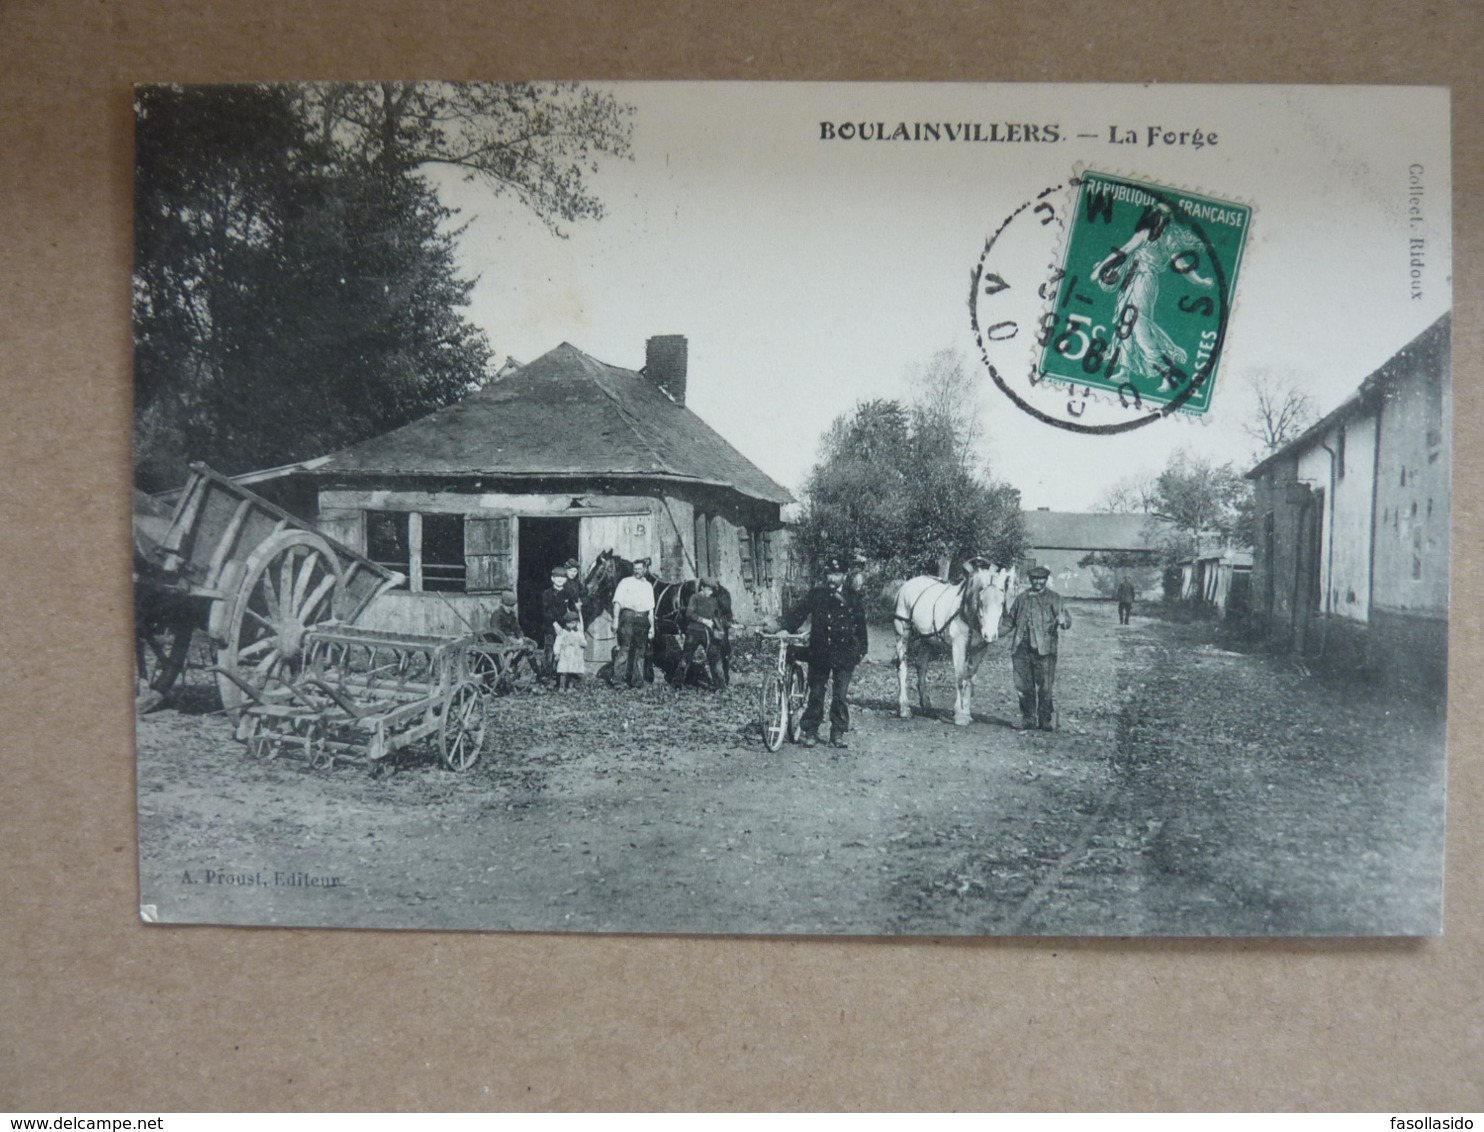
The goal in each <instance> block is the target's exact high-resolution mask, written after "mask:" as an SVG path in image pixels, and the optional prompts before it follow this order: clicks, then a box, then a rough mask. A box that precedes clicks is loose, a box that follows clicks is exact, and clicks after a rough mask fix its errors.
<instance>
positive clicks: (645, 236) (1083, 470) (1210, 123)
mask: <svg viewBox="0 0 1484 1132" xmlns="http://www.w3.org/2000/svg"><path fill="white" fill-rule="evenodd" d="M598 85H603V86H604V87H605V89H611V90H612V91H613V92H614V93H615V94H616V95H617V97H619V98H620V99H622V100H623V101H625V102H627V103H629V104H631V105H632V106H634V107H635V114H634V119H633V121H634V155H633V160H632V161H607V162H605V163H604V164H603V165H602V166H601V168H600V170H599V171H598V172H597V173H596V174H594V175H592V177H591V179H590V187H591V188H592V190H593V191H594V192H595V193H596V194H597V195H598V196H599V197H600V198H601V199H602V200H603V202H604V204H605V206H606V207H607V209H608V215H607V217H606V218H604V219H603V220H601V221H598V222H587V223H583V224H579V225H573V226H571V228H570V234H569V237H568V238H567V239H566V240H560V239H557V238H555V237H553V236H552V235H551V234H550V233H549V232H548V231H547V230H546V229H545V227H544V226H543V225H542V224H541V223H540V222H539V221H538V220H536V219H535V218H534V217H533V216H531V215H530V214H529V213H525V212H523V211H522V210H521V207H520V206H519V205H518V204H516V203H515V202H514V201H512V200H509V199H506V198H497V197H495V196H494V195H493V194H492V193H491V192H490V191H489V190H488V189H486V188H484V187H482V186H480V185H478V184H468V183H464V182H460V181H455V180H446V181H440V182H439V188H440V191H441V193H442V194H443V196H444V199H445V201H446V202H447V203H449V204H450V205H452V206H454V207H457V208H458V209H460V210H461V217H460V219H461V220H463V221H466V222H468V229H467V231H466V232H465V234H464V236H463V237H462V242H461V254H462V257H463V268H464V270H465V271H466V272H469V273H471V274H477V275H478V276H479V284H478V286H477V287H476V290H475V294H474V301H473V306H472V309H471V312H470V314H471V317H472V318H473V319H474V321H475V322H477V323H478V324H479V325H480V326H482V327H483V328H484V329H485V330H486V331H487V332H488V334H489V337H490V341H491V343H492V344H493V346H494V348H495V350H496V351H497V354H498V356H499V358H500V359H502V360H503V358H504V357H505V356H506V355H510V356H513V357H515V358H516V359H518V360H520V361H523V362H524V361H530V360H531V359H533V358H535V357H537V356H539V355H540V354H543V353H545V352H546V351H547V350H550V349H552V348H553V347H555V346H556V345H558V344H559V343H561V342H563V341H567V342H571V343H572V344H573V345H575V346H577V347H579V348H581V349H582V350H584V351H586V352H587V353H589V354H591V355H593V356H594V357H597V358H600V359H602V360H603V361H606V362H611V363H613V364H615V365H621V366H625V367H629V368H633V369H637V368H639V367H640V366H642V365H643V363H644V340H645V339H646V338H647V337H649V336H651V335H654V334H684V335H686V336H687V337H688V339H689V342H690V377H689V393H688V398H687V403H688V405H689V406H690V407H691V408H692V409H693V410H694V411H695V412H697V413H698V414H700V415H701V416H702V417H703V418H704V419H705V420H706V421H707V422H708V423H710V424H711V425H712V426H713V427H714V428H716V429H717V430H718V431H719V432H720V433H721V434H722V435H723V436H725V437H726V438H727V439H728V440H730V441H731V442H732V443H733V444H734V445H735V446H736V447H737V448H738V449H740V450H741V451H742V452H743V453H744V454H746V455H747V456H748V457H749V458H750V459H752V460H753V461H754V462H755V463H756V464H757V465H758V466H759V467H761V468H762V469H763V470H764V471H766V472H767V473H768V474H769V475H771V476H772V477H773V478H775V479H776V480H778V481H779V482H780V483H782V484H784V485H785V486H787V487H789V488H791V489H794V490H795V491H796V492H797V490H798V488H799V487H800V485H801V484H802V482H803V480H804V477H805V476H806V475H807V473H808V470H809V468H810V466H811V465H812V463H813V461H814V459H815V457H816V454H817V445H818V440H819V437H820V434H821V433H822V432H823V431H824V429H825V428H826V427H827V426H828V425H829V423H830V421H831V420H833V419H834V418H835V417H836V416H838V415H839V414H841V413H843V412H846V411H848V410H849V409H850V407H851V406H852V405H853V404H854V403H855V402H856V401H858V400H861V399H866V398H872V397H881V396H902V395H908V394H910V389H909V388H908V387H907V385H906V375H907V374H908V373H909V372H910V371H911V370H912V369H913V368H914V367H921V365H922V364H923V363H924V362H926V361H927V360H928V359H929V358H930V357H931V356H932V355H933V354H934V353H935V352H937V351H939V350H942V349H945V348H948V349H954V350H957V351H958V352H960V353H961V354H962V356H963V358H964V361H965V364H966V365H968V366H971V367H972V368H973V371H974V372H975V374H976V375H977V376H978V377H979V379H980V384H981V386H982V390H981V404H982V412H983V414H984V419H985V422H986V431H987V438H988V456H989V458H990V459H991V462H992V466H993V469H994V472H995V474H996V475H997V476H998V477H999V478H1002V479H1005V480H1008V481H1009V482H1010V483H1012V484H1014V485H1015V486H1016V487H1018V488H1020V490H1021V492H1022V496H1023V501H1024V504H1025V505H1026V506H1027V507H1036V506H1049V507H1052V508H1056V509H1060V510H1087V509H1091V508H1092V507H1093V506H1094V505H1095V504H1096V501H1097V499H1098V497H1099V495H1100V494H1101V493H1102V491H1103V489H1104V487H1105V485H1106V484H1107V483H1109V482H1112V481H1115V480H1118V479H1120V478H1123V477H1125V476H1129V475H1137V474H1144V473H1150V474H1152V473H1154V472H1156V471H1157V470H1158V469H1159V468H1160V467H1162V466H1163V464H1164V463H1165V461H1166V459H1167V458H1168V457H1169V455H1170V454H1171V453H1172V452H1173V451H1175V450H1176V449H1178V448H1181V447H1187V448H1192V449H1195V450H1198V451H1199V452H1200V453H1202V454H1203V455H1207V456H1213V457H1216V458H1218V459H1222V460H1227V459H1230V460H1234V461H1237V462H1238V463H1239V464H1242V465H1244V466H1245V465H1246V464H1247V463H1248V462H1249V458H1250V455H1251V453H1252V451H1253V447H1254V445H1253V442H1252V440H1251V438H1250V437H1248V436H1246V435H1245V434H1244V433H1243V431H1242V428H1241V425H1242V424H1243V423H1244V422H1246V421H1248V420H1249V419H1250V416H1251V413H1252V408H1253V397H1252V394H1251V391H1250V385H1249V380H1248V379H1249V378H1250V376H1251V375H1253V374H1255V373H1257V372H1261V371H1269V372H1272V373H1274V374H1276V375H1278V376H1280V377H1283V378H1286V379H1289V380H1291V381H1293V382H1294V383H1296V384H1300V385H1302V387H1303V388H1305V389H1306V390H1307V391H1308V392H1309V393H1310V395H1311V396H1312V398H1313V399H1314V401H1315V402H1316V404H1317V406H1318V407H1319V409H1320V410H1321V411H1324V410H1327V409H1329V408H1332V407H1333V406H1334V405H1336V404H1338V403H1339V402H1340V401H1342V400H1343V399H1344V398H1345V397H1346V396H1348V395H1349V393H1350V392H1352V391H1353V390H1354V388H1355V387H1356V386H1357V385H1358V384H1359V382H1360V380H1361V379H1362V378H1363V377H1364V376H1365V375H1366V374H1367V373H1369V372H1370V371H1371V370H1373V369H1375V368H1376V367H1377V366H1378V365H1380V364H1381V363H1382V362H1384V361H1385V360H1386V359H1387V358H1388V357H1389V356H1390V355H1391V354H1393V353H1394V352H1395V351H1396V350H1397V349H1398V348H1399V347H1401V346H1402V345H1404V344H1405V343H1406V342H1407V341H1409V340H1410V339H1411V338H1412V337H1414V336H1415V335H1416V334H1418V333H1419V332H1421V331H1422V330H1423V329H1425V328H1426V327H1427V326H1428V325H1429V324H1430V323H1431V322H1433V321H1434V320H1435V319H1436V318H1437V317H1438V316H1439V315H1440V314H1442V313H1443V312H1444V311H1446V310H1448V309H1449V307H1450V306H1451V299H1450V286H1451V281H1450V275H1451V267H1450V259H1449V255H1450V247H1449V231H1450V225H1449V212H1448V209H1449V204H1450V200H1449V183H1448V160H1449V144H1448V109H1447V108H1448V103H1447V96H1446V92H1443V91H1440V90H1435V89H1427V88H1381V87H1372V88H1361V87H1312V88H1309V87H1261V86H1252V87H1171V86H1148V87H1138V86H1132V87H1093V86H1039V85H1027V86H975V85H963V84H935V85H907V84H870V85H839V84H722V83H718V84H652V83H636V84H611V85H610V84H598ZM824 121H829V122H836V123H839V122H847V121H848V122H861V121H865V122H870V123H875V122H878V121H884V122H886V123H887V130H888V132H890V131H891V130H892V128H893V127H894V126H895V124H896V123H898V122H906V123H908V124H909V129H910V128H911V124H912V123H915V122H940V121H950V122H970V123H978V124H980V125H981V127H982V131H981V132H983V131H987V130H988V128H989V126H990V124H991V123H998V124H999V130H1000V131H1001V132H1003V131H1005V129H1006V126H1007V125H1008V124H1036V125H1038V126H1041V127H1043V128H1044V126H1046V125H1047V124H1055V125H1056V126H1057V128H1058V133H1059V134H1060V137H1061V140H1060V141H1059V142H1056V143H1054V144H1045V143H993V142H991V143H981V144H976V143H973V142H968V143H961V142H960V143H953V142H946V141H944V142H901V141H897V142H884V143H882V142H862V141H858V140H851V141H842V140H838V139H837V140H832V141H824V140H821V138H820V134H821V126H820V123H821V122H824ZM1114 126H1117V127H1118V128H1119V132H1120V134H1121V133H1122V131H1123V130H1124V129H1132V130H1134V131H1136V134H1137V138H1138V140H1137V142H1136V143H1135V144H1132V145H1112V144H1110V143H1109V142H1108V140H1107V139H1108V134H1109V129H1110V127H1114ZM1150 126H1162V127H1164V128H1165V130H1169V131H1179V130H1185V131H1187V132H1191V131H1194V130H1195V129H1200V130H1201V131H1203V134H1205V135H1210V134H1212V133H1214V134H1215V135H1216V139H1217V140H1216V143H1215V144H1214V145H1210V144H1207V145H1204V146H1202V147H1201V148H1199V149H1197V148H1195V147H1194V146H1193V145H1190V144H1186V145H1183V146H1182V145H1173V146H1169V145H1165V144H1164V143H1163V142H1159V143H1157V144H1156V145H1155V146H1153V147H1151V146H1149V145H1148V144H1147V139H1148V128H1149V127H1150ZM1079 133H1087V134H1093V135H1096V136H1095V137H1092V138H1078V137H1077V136H1076V135H1077V134H1079ZM1082 166H1085V167H1087V168H1091V169H1095V170H1099V171H1105V172H1112V173H1121V174H1128V175H1132V176H1136V177H1139V178H1141V179H1146V180H1149V181H1152V182H1156V183H1159V184H1163V185H1167V186H1170V187H1173V188H1186V189H1194V190H1199V191H1202V192H1205V193H1207V194H1209V195H1212V196H1216V197H1220V198H1223V199H1230V200H1237V201H1242V202H1245V203H1248V204H1250V205H1251V206H1252V208H1253V210H1254V216H1253V222H1252V228H1251V230H1250V234H1249V237H1248V243H1247V249H1246V252H1245V259H1244V261H1243V263H1242V265H1241V269H1240V276H1239V281H1238V288H1237V300H1236V305H1235V308H1234V310H1233V312H1232V316H1231V322H1230V327H1229V331H1228V344H1227V350H1226V354H1225V357H1224V359H1223V361H1222V364H1221V369H1220V371H1219V374H1218V376H1217V385H1216V390H1215V394H1214V398H1213V402H1212V408H1211V411H1210V413H1209V415H1208V418H1207V419H1206V420H1204V421H1200V422H1197V421H1195V420H1193V419H1172V420H1168V421H1163V422H1160V423H1158V424H1155V425H1152V426H1150V427H1147V428H1142V429H1139V430H1137V431H1136V432H1134V433H1131V434H1127V435H1125V436H1120V437H1092V436H1077V435H1072V434H1069V433H1067V432H1065V431H1063V430H1060V429H1056V428H1052V427H1050V426H1048V425H1045V424H1042V423H1039V422H1037V421H1035V420H1033V419H1032V418H1030V417H1029V416H1027V415H1025V414H1024V413H1022V412H1021V411H1020V410H1019V409H1017V408H1016V407H1015V406H1014V405H1012V404H1011V403H1010V402H1009V400H1008V399H1006V398H1005V397H1004V396H1003V395H1002V394H1001V393H1000V392H999V391H998V390H997V389H996V388H995V387H994V386H993V385H992V384H991V383H990V382H989V380H988V378H987V376H986V375H985V373H984V369H983V365H982V363H981V361H980V357H979V350H978V347H977V345H976V343H975V339H974V335H973V332H972V330H971V327H970V323H969V315H968V291H969V279H970V272H971V270H972V269H973V267H974V266H975V264H976V263H977V262H978V260H979V256H980V253H981V251H982V250H983V247H984V242H985V239H986V237H987V236H989V234H990V233H991V232H993V231H994V230H995V229H996V228H997V227H998V226H999V224H1000V223H1001V222H1002V221H1003V220H1004V219H1005V217H1006V216H1007V215H1009V214H1010V213H1011V212H1012V211H1013V210H1014V209H1015V208H1016V207H1017V206H1019V205H1020V204H1022V203H1023V202H1025V201H1026V200H1029V199H1031V198H1033V197H1034V196H1035V194H1036V193H1038V192H1039V191H1040V190H1042V189H1043V188H1046V187H1048V186H1051V185H1055V184H1060V183H1063V182H1065V181H1066V180H1067V178H1068V177H1069V175H1071V174H1072V173H1073V172H1074V170H1075V169H1077V168H1079V167H1082ZM1418 166H1420V167H1421V170H1422V171H1421V173H1420V174H1417V173H1416V167H1418ZM1419 182H1420V185H1421V188H1422V192H1421V194H1420V197H1418V199H1416V200H1410V201H1409V197H1414V196H1417V195H1418V194H1417V187H1418V183H1419ZM1409 204H1410V205H1414V206H1416V207H1417V209H1418V211H1419V212H1420V223H1416V224H1409V216H1408V208H1409ZM1413 236H1421V237H1422V238H1424V239H1425V241H1426V242H1425V245H1424V247H1425V254H1424V262H1425V267H1424V268H1423V271H1422V277H1421V286H1422V295H1421V298H1418V299H1414V298H1412V297H1411V294H1410V288H1411V284H1412V279H1411V275H1410V272H1411V268H1410V263H1409V259H1410V256H1409V244H1408V239H1409V238H1410V237H1413ZM1029 254H1030V253H1029V252H1028V253H1027V255H1029ZM1026 267H1027V270H1036V269H1038V268H1039V267H1040V265H1039V264H1038V263H1027V264H1026ZM1017 346H1018V348H1021V349H1023V351H1024V353H1025V361H1026V364H1027V365H1028V364H1029V357H1030V353H1029V351H1030V350H1031V342H1030V340H1029V336H1028V335H1022V336H1021V338H1020V340H1019V342H1018V343H1017Z"/></svg>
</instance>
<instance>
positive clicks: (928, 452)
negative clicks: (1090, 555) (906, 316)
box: [799, 353, 1025, 577]
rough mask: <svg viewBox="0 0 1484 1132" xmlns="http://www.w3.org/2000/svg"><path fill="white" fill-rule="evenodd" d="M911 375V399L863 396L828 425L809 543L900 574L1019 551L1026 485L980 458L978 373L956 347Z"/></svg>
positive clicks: (804, 535) (806, 536)
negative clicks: (1002, 479) (972, 374)
mask: <svg viewBox="0 0 1484 1132" xmlns="http://www.w3.org/2000/svg"><path fill="white" fill-rule="evenodd" d="M914 376H915V381H916V384H917V394H918V395H917V397H916V398H914V400H913V401H912V402H910V403H908V404H904V403H902V402H901V401H898V400H876V401H867V402H863V403H861V404H858V405H856V407H855V408H854V409H853V410H852V411H851V412H850V413H847V414H845V415H844V416H841V417H840V418H838V419H837V420H836V421H835V422H834V423H833V424H832V425H831V426H830V428H829V430H828V431H827V432H826V433H825V435H824V437H823V438H822V441H821V445H820V459H819V462H818V463H817V464H816V465H815V467H814V469H813V471H812V472H811V473H810V475H809V479H808V481H807V483H806V485H805V492H804V494H805V497H806V501H807V508H806V512H805V516H804V518H803V520H802V522H801V523H800V527H799V542H800V547H801V549H802V551H803V552H804V554H805V555H806V556H807V557H809V558H810V559H813V560H816V561H817V560H818V559H819V558H821V557H824V556H826V555H829V554H838V553H842V552H844V553H848V552H850V551H852V550H858V551H860V552H862V553H864V554H865V555H866V556H867V558H869V559H870V560H871V561H872V562H873V563H874V564H876V566H877V567H878V568H879V569H880V570H882V571H883V572H884V573H886V574H888V575H891V576H896V577H902V576H905V575H909V574H917V573H924V572H925V573H937V572H939V571H940V570H941V569H943V568H944V567H945V566H946V565H947V564H949V563H952V562H961V561H963V559H965V558H968V557H970V556H971V555H975V554H981V555H984V556H985V557H987V558H990V559H991V560H993V561H996V562H1002V563H1010V562H1013V561H1015V560H1016V559H1017V558H1018V557H1019V555H1020V553H1021V551H1022V549H1023V546H1024V541H1025V533H1024V526H1023V520H1022V518H1021V513H1020V494H1019V492H1018V491H1016V490H1015V489H1014V488H1011V487H1009V486H1008V485H1005V484H1001V483H996V482H995V481H993V480H992V479H991V478H990V477H989V475H988V474H987V473H985V472H984V471H983V470H982V468H981V467H980V466H979V464H978V452H977V449H978V446H979V443H980V434H979V433H978V431H977V429H978V427H979V425H978V422H979V420H980V417H979V414H978V412H977V402H976V400H975V398H974V397H973V386H972V382H971V380H970V379H969V378H968V377H967V375H966V374H965V373H964V370H963V367H962V364H961V363H960V362H959V361H958V359H957V358H956V357H955V356H954V355H952V354H951V353H944V354H939V355H936V356H935V357H934V358H933V360H932V361H931V362H930V363H929V364H928V366H927V367H925V369H923V370H921V371H918V373H917V374H916V375H914Z"/></svg>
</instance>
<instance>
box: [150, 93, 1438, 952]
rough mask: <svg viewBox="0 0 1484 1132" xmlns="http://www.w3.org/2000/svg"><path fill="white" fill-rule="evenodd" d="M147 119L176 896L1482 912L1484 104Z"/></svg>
mask: <svg viewBox="0 0 1484 1132" xmlns="http://www.w3.org/2000/svg"><path fill="white" fill-rule="evenodd" d="M134 127H135V137H134V158H133V169H134V213H133V219H134V272H133V279H132V295H131V301H132V315H133V335H134V337H133V348H134V402H133V429H134V433H133V477H134V478H133V489H134V490H133V501H134V507H133V522H132V532H133V580H134V605H135V608H134V619H135V642H134V653H135V709H136V713H135V714H136V720H135V729H136V730H135V735H136V751H137V790H138V830H139V845H138V853H139V878H140V882H139V883H140V893H139V902H140V916H141V918H142V919H143V920H145V921H147V922H151V923H172V924H232V925H257V926H295V927H334V928H381V929H388V928H389V929H456V930H492V931H522V932H552V931H563V932H566V931H570V932H604V933H612V932H622V933H702V934H712V935H715V934H749V935H770V936H778V935H787V936H836V935H843V936H898V935H915V936H947V935H955V936H989V935H994V936H1145V937H1186V936H1204V937H1212V936H1215V937H1233V936H1242V937H1263V936H1429V935H1437V934H1439V933H1441V932H1442V931H1443V930H1444V926H1445V908H1444V895H1445V894H1444V890H1443V844H1444V813H1445V803H1446V749H1445V748H1446V742H1445V740H1446V706H1447V686H1448V672H1447V657H1448V612H1449V579H1450V544H1449V523H1450V514H1451V477H1452V468H1451V465H1452V444H1453V442H1452V382H1451V371H1450V339H1449V335H1450V315H1451V308H1452V258H1451V257H1452V240H1451V230H1452V229H1451V168H1450V123H1449V96H1448V92H1447V91H1446V90H1444V89H1441V88H1429V87H1405V88H1404V87H1384V86H1374V87H1334V86H1331V87H1318V86H1214V85H1212V86H1180V85H1153V86H1137V85H1127V86H1107V85H1097V86H1094V85H1068V84H1057V85H1051V84H1042V85H1037V84H1021V85H984V84H959V83H933V84H927V83H870V84H866V83H859V84H849V83H787V82H772V83H763V82H758V83H742V82H709V83H702V82H561V83H558V82H525V83H464V84H455V83H443V82H436V81H395V82H392V81H389V82H361V83H300V84H247V83H243V84H233V85H196V86H193V85H141V86H138V87H136V88H135V91H134Z"/></svg>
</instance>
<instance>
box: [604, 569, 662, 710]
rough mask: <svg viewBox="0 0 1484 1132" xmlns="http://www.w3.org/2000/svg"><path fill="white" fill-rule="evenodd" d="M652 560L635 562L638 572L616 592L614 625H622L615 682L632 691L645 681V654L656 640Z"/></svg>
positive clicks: (616, 589)
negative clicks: (650, 576) (651, 572)
mask: <svg viewBox="0 0 1484 1132" xmlns="http://www.w3.org/2000/svg"><path fill="white" fill-rule="evenodd" d="M648 570H649V559H648V558H641V559H639V560H638V561H637V562H635V563H634V572H633V573H632V574H631V575H630V576H629V577H627V578H623V579H621V580H620V581H619V583H618V586H617V587H616V588H615V589H614V591H613V623H614V624H615V625H616V626H618V651H617V652H616V653H615V654H614V657H613V679H614V682H615V683H616V682H618V681H619V680H623V681H624V682H625V683H626V684H628V686H629V687H630V688H633V687H636V686H637V685H638V684H639V683H640V681H641V680H643V679H644V654H645V650H646V649H647V648H648V646H649V642H650V641H652V640H654V583H653V582H651V581H650V580H649V579H648V578H647V577H645V575H646V573H647V572H648Z"/></svg>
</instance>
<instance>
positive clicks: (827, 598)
mask: <svg viewBox="0 0 1484 1132" xmlns="http://www.w3.org/2000/svg"><path fill="white" fill-rule="evenodd" d="M790 621H791V622H792V623H791V624H785V626H784V627H785V628H786V629H788V631H789V632H790V633H797V632H798V631H799V627H800V626H801V625H803V624H804V622H805V621H808V622H809V623H810V628H809V703H808V706H807V707H805V708H804V719H803V722H802V726H803V729H804V739H803V743H804V746H806V747H813V746H815V745H817V744H818V743H819V725H820V722H821V721H822V720H823V719H824V692H825V686H826V685H830V686H831V689H832V694H831V696H830V746H832V747H847V746H849V744H848V743H847V742H846V740H845V734H846V732H848V731H849V730H850V708H849V707H848V706H847V705H846V702H845V696H846V693H847V692H849V691H850V678H851V677H852V676H853V675H855V666H856V665H858V664H859V663H860V662H861V661H862V660H863V659H865V655H866V613H865V609H864V607H863V606H862V605H861V601H860V598H859V596H858V595H856V594H855V592H854V591H852V590H850V589H847V588H846V585H845V566H844V564H843V563H842V562H841V561H840V560H839V559H835V558H832V559H830V560H829V561H828V562H826V564H825V575H824V585H822V586H818V587H816V588H815V589H814V592H813V593H811V594H810V595H809V601H808V603H807V604H806V605H805V606H804V607H803V609H801V610H799V611H797V612H796V613H795V615H794V616H793V617H792V618H790Z"/></svg>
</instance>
